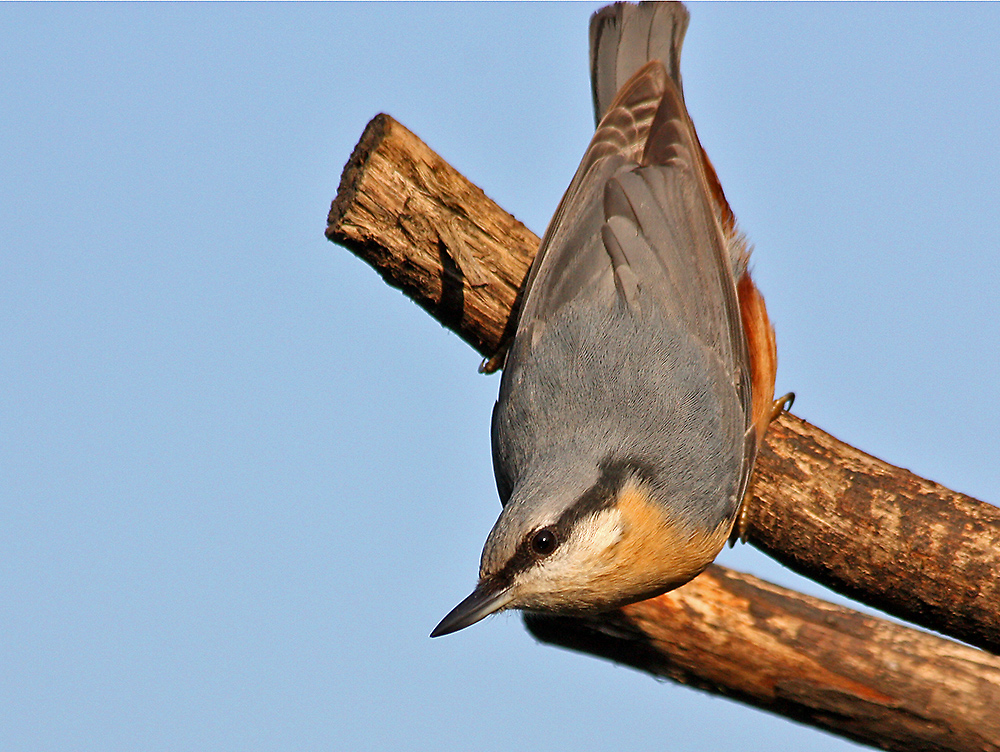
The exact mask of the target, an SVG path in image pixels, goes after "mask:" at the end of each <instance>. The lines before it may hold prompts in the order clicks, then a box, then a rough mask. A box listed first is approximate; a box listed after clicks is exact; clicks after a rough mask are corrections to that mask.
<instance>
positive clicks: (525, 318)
mask: <svg viewBox="0 0 1000 752" xmlns="http://www.w3.org/2000/svg"><path fill="white" fill-rule="evenodd" d="M727 253H728V251H727V247H726V243H725V239H724V236H723V233H722V229H721V227H720V225H719V220H718V219H717V216H716V213H715V211H714V208H713V205H712V203H711V198H710V196H709V189H708V184H707V180H706V176H705V169H704V165H703V163H702V161H701V149H700V146H699V145H698V142H697V138H696V136H695V134H694V128H693V126H692V125H691V121H690V119H689V118H688V116H687V111H686V109H685V108H684V103H683V101H682V100H681V97H680V93H679V92H678V91H677V89H676V87H675V86H674V84H673V82H672V81H671V80H670V79H669V77H668V76H667V74H666V71H665V69H664V67H663V66H662V65H661V64H660V63H659V62H657V61H653V62H650V63H647V64H646V65H645V66H643V67H642V68H641V69H640V70H639V72H638V73H636V74H635V75H634V76H633V77H632V79H631V80H630V81H629V82H628V83H626V85H625V87H624V88H623V89H622V90H621V92H620V93H619V95H618V97H617V98H616V99H615V101H614V102H613V103H612V106H611V108H610V109H609V111H608V113H607V114H606V115H605V117H604V118H603V119H602V121H601V124H600V126H599V127H598V129H597V132H596V133H595V134H594V138H593V140H592V141H591V144H590V148H589V149H588V150H587V153H586V155H585V156H584V158H583V162H582V163H581V165H580V167H579V169H578V170H577V172H576V175H575V176H574V178H573V181H572V182H571V183H570V186H569V189H568V190H567V191H566V194H565V196H563V200H562V202H561V203H560V205H559V208H558V209H557V210H556V214H555V216H554V217H553V218H552V221H551V223H550V224H549V227H548V229H547V230H546V233H545V237H544V238H543V239H542V243H541V246H540V248H539V251H538V255H537V256H536V258H535V262H534V265H533V266H532V270H531V273H530V275H529V278H528V286H527V288H526V289H525V294H524V299H523V303H522V309H521V313H520V316H519V320H518V328H517V336H518V337H521V336H523V335H525V334H526V333H527V331H528V330H529V329H533V328H535V327H537V326H540V325H544V323H545V322H546V321H547V320H549V319H550V318H551V317H552V315H553V314H554V313H555V312H556V311H557V310H558V309H559V308H560V307H561V306H563V305H565V304H566V303H568V302H570V301H573V300H576V299H578V298H579V297H580V296H582V295H588V296H594V295H600V294H604V295H614V296H617V297H618V298H619V299H620V300H621V302H623V303H624V304H625V305H628V306H629V307H631V308H633V314H634V315H637V316H642V315H647V316H648V315H650V314H651V313H652V312H651V311H646V312H643V311H642V310H639V307H638V304H637V297H636V292H637V290H638V289H639V288H641V289H642V292H643V296H642V297H643V300H644V301H647V302H645V303H644V305H649V303H648V301H650V300H653V301H655V302H654V303H653V305H655V306H656V307H657V308H658V309H659V310H658V311H657V312H656V313H657V315H659V316H663V315H666V316H670V317H671V319H672V320H674V321H677V322H681V323H682V326H683V327H684V328H685V329H686V331H688V332H690V333H691V334H692V335H693V336H695V337H697V338H698V339H699V340H700V341H701V342H703V343H704V344H705V346H707V347H709V348H710V349H711V350H712V351H713V352H715V353H716V354H717V355H718V357H719V358H720V359H721V360H722V362H723V364H724V365H725V367H726V370H727V372H729V373H731V374H732V375H733V382H734V384H735V385H736V386H737V388H738V390H739V391H740V396H741V400H742V399H745V401H746V404H747V406H749V399H750V389H749V375H748V372H749V367H748V362H747V354H746V344H745V341H744V335H743V326H742V321H741V318H740V312H739V304H738V301H737V297H736V284H735V280H734V279H733V276H732V270H731V265H730V264H729V262H728V255H727ZM612 282H613V284H612ZM748 409H749V408H748Z"/></svg>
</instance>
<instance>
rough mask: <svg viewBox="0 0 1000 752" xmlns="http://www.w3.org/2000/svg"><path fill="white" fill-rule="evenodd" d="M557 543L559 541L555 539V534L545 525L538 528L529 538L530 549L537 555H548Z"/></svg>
mask: <svg viewBox="0 0 1000 752" xmlns="http://www.w3.org/2000/svg"><path fill="white" fill-rule="evenodd" d="M558 545H559V541H558V540H557V539H556V534H555V533H553V532H552V531H551V530H549V529H548V528H547V527H544V528H542V529H541V530H539V531H538V532H537V533H535V534H534V535H533V536H532V538H531V550H532V551H534V552H535V553H536V554H538V555H539V556H548V555H549V554H550V553H552V552H553V551H555V550H556V546H558Z"/></svg>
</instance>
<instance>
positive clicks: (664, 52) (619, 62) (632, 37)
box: [590, 2, 689, 123]
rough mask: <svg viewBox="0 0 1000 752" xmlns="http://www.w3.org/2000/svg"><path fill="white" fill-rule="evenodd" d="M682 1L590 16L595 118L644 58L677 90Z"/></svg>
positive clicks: (619, 7)
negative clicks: (659, 65)
mask: <svg viewBox="0 0 1000 752" xmlns="http://www.w3.org/2000/svg"><path fill="white" fill-rule="evenodd" d="M688 18H689V16H688V12H687V9H686V8H685V7H684V6H683V5H682V4H681V3H673V2H670V3H640V4H639V5H633V4H631V3H615V4H614V5H609V6H607V7H605V8H601V9H600V10H599V11H597V12H596V13H595V14H594V15H593V16H591V18H590V85H591V91H592V94H593V97H594V119H595V121H596V122H597V123H600V121H601V118H603V117H604V114H605V113H606V112H607V110H608V108H609V107H610V106H611V102H613V101H614V98H615V95H616V94H617V93H618V91H619V90H620V89H621V88H622V86H624V85H625V83H626V82H627V81H628V80H629V79H630V78H631V77H632V74H634V73H635V72H636V71H637V70H639V68H641V67H642V66H643V65H644V64H645V63H646V62H647V61H649V60H659V61H660V62H662V63H663V65H664V67H665V68H666V71H667V75H669V76H670V77H671V78H672V79H673V81H674V83H675V84H676V85H677V90H678V91H680V92H682V94H683V91H684V89H683V87H682V86H681V46H682V45H683V43H684V33H685V32H686V31H687V26H688Z"/></svg>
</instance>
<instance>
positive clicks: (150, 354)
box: [0, 3, 1000, 752]
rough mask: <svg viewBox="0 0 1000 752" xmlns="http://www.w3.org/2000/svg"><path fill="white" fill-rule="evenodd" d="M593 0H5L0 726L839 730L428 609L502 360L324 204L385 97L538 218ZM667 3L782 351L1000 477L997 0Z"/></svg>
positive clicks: (409, 744)
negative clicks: (684, 28) (64, 1)
mask: <svg viewBox="0 0 1000 752" xmlns="http://www.w3.org/2000/svg"><path fill="white" fill-rule="evenodd" d="M597 7H599V6H598V5H597V4H592V3H585V4H573V5H570V4H546V5H530V4H526V5H508V4H496V5H480V4H469V5H453V4H446V5H395V4H391V5H367V4H349V5H312V4H309V5H291V4H289V5H159V4H154V5H145V4H143V5H20V4H16V5H14V4H4V5H0V70H2V71H3V73H2V74H0V108H2V117H0V143H2V144H3V146H2V148H0V176H2V180H0V196H2V199H0V269H2V274H0V353H2V355H0V635H2V639H0V675H2V676H3V677H4V680H3V681H2V682H0V747H2V748H3V749H4V750H12V751H13V750H25V751H27V750H32V751H43V750H66V749H74V750H81V751H85V750H136V749H142V750H184V749H192V750H194V749H198V750H203V749H215V750H243V749H255V750H286V749H296V750H314V749H315V750H319V749H324V750H326V749H371V750H395V749H401V748H402V749H408V750H422V749H427V750H431V749H433V750H438V749H453V750H460V749H470V748H478V749H483V750H503V749H511V748H518V747H521V746H525V745H531V746H533V747H534V746H544V747H545V748H546V749H549V750H553V752H556V751H558V750H574V751H575V750H579V749H595V748H610V747H612V746H614V747H622V748H628V749H673V750H679V751H683V750H703V749H711V748H719V747H723V746H726V747H728V746H732V745H733V744H736V745H738V746H739V748H740V749H741V750H744V751H745V752H749V751H753V750H769V751H771V750H774V749H795V748H800V747H801V746H802V745H805V744H808V745H810V748H811V749H818V750H840V749H847V748H849V747H852V746H854V745H851V744H850V743H848V742H844V741H841V740H839V739H835V738H833V737H830V736H827V735H824V734H821V733H819V732H816V731H813V730H810V729H806V728H803V727H800V726H797V725H794V724H791V723H789V722H786V721H784V720H782V719H779V718H775V717H772V716H769V715H767V714H764V713H760V712H758V711H755V710H751V709H748V708H745V707H743V706H740V705H738V704H735V703H732V702H729V701H727V700H722V699H719V698H714V697H710V696H707V695H704V694H701V693H698V692H695V691H693V690H689V689H686V688H683V687H678V686H675V685H672V684H664V683H657V682H655V681H653V680H651V679H649V678H648V677H646V676H643V675H640V674H637V673H635V672H633V671H631V670H629V669H626V668H622V667H617V666H613V665H610V664H607V663H604V662H601V661H598V660H596V659H592V658H589V657H584V656H579V655H575V654H570V653H568V652H564V651H561V650H558V649H555V648H551V647H547V646H541V645H538V644H536V643H535V642H534V641H533V640H532V639H531V638H530V637H528V636H527V634H526V633H525V631H524V629H523V627H522V625H521V622H520V619H519V618H518V617H516V616H499V617H494V618H492V619H489V620H488V621H486V622H484V623H482V624H478V625H476V626H475V627H473V628H470V629H468V630H466V631H464V632H461V633H459V634H456V635H453V636H449V637H446V638H442V639H439V640H433V641H432V640H430V639H428V637H427V634H428V632H429V631H430V629H431V628H432V627H433V626H434V625H435V624H436V623H437V621H438V620H439V619H440V617H441V616H443V615H444V614H445V613H446V612H447V611H448V610H449V609H450V608H451V607H452V606H453V605H455V603H456V602H457V601H458V600H459V599H460V598H462V597H463V596H464V595H466V593H467V591H468V590H469V588H470V587H471V586H472V585H473V583H474V580H475V573H476V567H477V564H478V557H479V552H480V548H481V545H482V542H483V539H484V538H485V535H486V533H487V532H488V530H489V528H490V526H491V525H492V523H493V520H494V519H495V517H496V514H497V513H498V511H499V504H498V502H497V500H496V492H495V488H494V485H493V479H492V470H491V466H490V458H489V416H490V410H491V407H492V404H493V400H494V398H495V392H496V388H497V379H496V377H483V376H480V375H478V374H477V373H476V365H477V363H478V360H479V358H478V356H477V355H476V354H475V353H473V352H472V351H471V350H470V349H469V348H468V347H467V346H466V345H465V344H463V343H462V342H461V341H460V340H459V339H458V338H457V337H456V336H455V335H453V334H451V333H449V332H447V331H446V330H444V329H442V328H441V327H440V326H439V325H438V324H437V323H436V322H434V321H433V320H431V319H430V318H429V317H428V316H427V315H425V314H424V313H423V311H422V310H421V309H420V308H418V307H417V306H415V305H413V304H412V303H410V302H409V301H408V300H406V299H405V298H404V297H403V296H402V295H400V294H399V293H398V292H397V291H395V290H392V289H389V288H388V287H386V286H385V285H383V284H382V282H381V281H380V280H379V278H378V277H377V276H376V275H375V274H374V273H373V272H372V271H371V270H370V269H369V268H368V267H366V266H365V265H364V264H363V263H361V262H360V261H358V260H357V259H355V258H354V257H352V256H351V255H350V254H349V253H348V252H347V251H345V250H344V249H342V248H339V247H337V246H335V245H333V244H331V243H329V242H327V241H326V240H325V239H324V237H323V230H324V227H325V218H326V213H327V210H328V208H329V203H330V200H331V199H332V198H333V196H334V193H335V192H336V188H337V185H338V181H339V177H340V171H341V169H342V167H343V165H344V163H345V162H346V160H347V158H348V156H349V155H350V152H351V149H352V147H353V145H354V143H355V142H356V140H357V138H358V136H359V135H360V134H361V131H362V129H363V127H364V125H365V123H366V122H367V121H368V119H369V118H371V117H372V116H373V115H375V114H376V113H378V112H380V111H385V112H388V113H390V114H392V115H393V116H394V117H396V118H397V119H398V120H400V121H401V122H402V123H404V124H405V125H407V126H408V127H409V128H410V129H411V130H413V131H414V132H416V133H417V134H418V135H419V136H421V137H422V138H423V139H424V140H425V141H426V142H427V143H428V144H429V145H430V146H431V147H432V148H434V149H436V150H437V151H438V152H439V153H440V154H441V155H442V156H444V157H445V158H446V159H447V160H449V161H450V162H451V163H452V164H453V165H455V166H456V167H457V168H458V169H460V170H461V171H463V172H464V173H465V174H466V175H467V176H468V177H469V178H470V179H471V180H473V181H474V182H476V183H478V184H479V185H480V186H481V187H482V188H483V189H484V190H485V191H486V192H487V193H488V194H489V195H490V196H491V197H493V198H494V199H495V200H497V201H498V202H499V203H500V204H501V205H502V206H504V207H505V208H507V209H508V210H510V211H511V212H513V213H514V214H515V215H516V216H517V217H519V218H520V219H521V220H522V221H524V222H525V223H526V224H527V225H528V226H529V227H531V228H532V229H533V230H534V231H535V232H536V233H539V234H540V233H541V232H542V231H543V230H544V228H545V225H546V223H547V221H548V217H549V216H550V214H551V212H552V210H553V209H554V207H555V205H556V203H557V202H558V200H559V197H560V196H561V193H562V191H563V190H564V188H565V187H566V185H567V183H568V182H569V179H570V177H571V176H572V174H573V172H574V170H575V168H576V165H577V162H578V161H579V159H580V157H581V156H582V153H583V150H584V148H585V146H586V143H587V141H588V140H589V138H590V135H591V132H592V128H593V125H592V115H591V113H590V110H589V108H590V99H589V90H588V80H587V61H586V48H587V21H588V18H589V15H590V13H591V12H592V11H593V10H595V9H596V8H597ZM690 7H691V15H692V20H691V27H690V31H689V34H688V38H687V43H686V45H685V50H684V58H683V66H682V70H683V74H684V81H685V92H686V97H687V100H688V104H689V107H690V110H691V112H692V115H693V118H694V121H695V124H696V126H697V127H698V132H699V135H700V137H701V140H702V142H703V143H704V145H705V147H706V149H707V150H708V152H709V154H710V156H711V157H712V159H713V161H714V163H715V165H716V167H717V169H718V172H719V174H720V177H721V180H722V183H723V185H724V187H725V189H726V191H727V193H728V195H729V198H730V201H731V203H732V205H733V207H734V209H735V211H736V214H737V216H738V217H739V218H740V221H741V225H742V228H743V230H744V231H745V232H746V233H747V235H748V236H749V237H750V239H751V240H752V241H753V242H754V244H755V245H756V252H755V256H754V264H755V271H756V278H757V280H758V283H759V285H760V287H761V289H762V290H763V292H764V294H765V296H766V298H767V302H768V306H769V310H770V312H771V316H772V320H773V321H774V322H775V325H776V327H777V332H778V345H779V357H780V360H781V367H780V372H779V377H778V389H779V391H786V390H790V389H794V390H795V391H796V392H797V394H798V401H797V402H796V405H795V410H796V412H797V413H798V414H800V415H802V416H803V417H805V418H807V419H809V420H811V421H813V422H815V423H817V424H818V425H820V426H821V427H823V428H825V429H827V430H829V431H831V432H832V433H833V434H835V435H837V436H839V437H840V438H842V439H844V440H846V441H848V442H850V443H853V444H855V445H856V446H859V447H861V448H863V449H865V450H867V451H869V452H871V453H873V454H875V455H877V456H879V457H882V458H884V459H886V460H889V461H891V462H893V463H895V464H899V465H902V466H904V467H907V468H910V469H911V470H913V471H914V472H916V473H919V474H921V475H924V476H926V477H929V478H932V479H934V480H936V481H939V482H941V483H944V484H945V485H947V486H949V487H951V488H954V489H956V490H959V491H963V492H966V493H970V494H972V495H974V496H977V497H979V498H983V499H989V500H994V501H995V500H997V499H1000V469H998V467H1000V464H998V462H997V456H998V449H1000V441H998V438H997V436H998V429H1000V409H998V405H997V398H996V394H997V390H998V389H1000V368H998V367H1000V357H998V354H997V353H998V349H1000V336H998V321H1000V303H998V296H997V295H996V289H997V284H998V278H1000V261H998V253H997V248H998V245H1000V232H998V229H997V222H998V217H1000V142H998V139H997V133H1000V104H998V101H1000V100H998V96H997V93H998V92H1000V66H998V65H997V57H996V56H997V40H998V39H1000V7H998V6H997V5H964V4H963V5H917V6H915V5H903V4H892V5H850V6H845V5H825V4H817V5H808V6H805V5H792V4H780V5H728V4H720V5H701V4H695V5H692V6H690ZM722 561H723V563H726V564H728V565H730V566H733V567H736V568H739V569H743V570H746V571H752V572H754V573H756V574H759V575H761V576H764V577H766V578H769V579H771V580H773V581H777V582H781V583H783V584H788V585H791V586H793V587H796V588H799V589H805V590H808V591H809V592H812V593H819V594H823V591H822V590H821V589H820V588H819V587H818V586H816V585H814V584H812V583H808V582H805V581H802V580H801V579H798V578H796V577H795V576H793V575H792V574H790V573H789V572H787V571H785V570H783V569H782V568H781V567H780V566H778V565H777V564H775V563H774V562H772V561H770V560H768V559H766V558H765V557H763V556H761V555H760V554H758V553H756V552H755V551H754V550H753V549H750V548H748V547H739V548H737V549H735V550H733V551H729V552H726V553H725V554H724V555H723V557H722ZM826 597H831V596H829V595H827V596H826Z"/></svg>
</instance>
